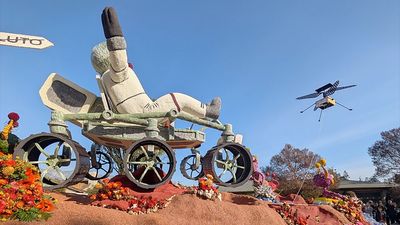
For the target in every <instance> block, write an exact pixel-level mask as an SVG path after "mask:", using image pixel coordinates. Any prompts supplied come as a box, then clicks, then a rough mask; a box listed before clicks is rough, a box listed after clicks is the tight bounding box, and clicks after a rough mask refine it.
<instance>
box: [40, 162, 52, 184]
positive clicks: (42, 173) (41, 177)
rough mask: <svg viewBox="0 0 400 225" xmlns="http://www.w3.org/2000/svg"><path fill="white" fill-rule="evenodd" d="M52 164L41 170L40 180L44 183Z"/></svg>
mask: <svg viewBox="0 0 400 225" xmlns="http://www.w3.org/2000/svg"><path fill="white" fill-rule="evenodd" d="M49 169H50V166H48V167H47V168H46V169H44V170H43V172H40V181H41V182H42V183H43V178H44V176H46V174H47V173H48V172H49Z"/></svg>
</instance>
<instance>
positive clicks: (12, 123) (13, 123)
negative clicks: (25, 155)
mask: <svg viewBox="0 0 400 225" xmlns="http://www.w3.org/2000/svg"><path fill="white" fill-rule="evenodd" d="M8 119H9V121H8V123H7V125H6V126H4V128H3V130H2V131H1V133H0V152H3V153H9V149H8V148H9V143H8V136H9V135H10V133H11V131H12V129H13V128H14V127H18V125H19V124H18V120H19V115H18V114H17V113H15V112H11V113H9V114H8Z"/></svg>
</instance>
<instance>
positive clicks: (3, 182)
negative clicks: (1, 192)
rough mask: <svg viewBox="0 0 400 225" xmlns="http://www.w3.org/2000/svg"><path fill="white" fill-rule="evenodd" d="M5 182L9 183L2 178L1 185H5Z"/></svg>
mask: <svg viewBox="0 0 400 225" xmlns="http://www.w3.org/2000/svg"><path fill="white" fill-rule="evenodd" d="M5 184H8V180H6V179H0V185H5Z"/></svg>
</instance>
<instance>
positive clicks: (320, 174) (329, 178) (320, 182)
mask: <svg viewBox="0 0 400 225" xmlns="http://www.w3.org/2000/svg"><path fill="white" fill-rule="evenodd" d="M325 166H326V160H325V159H321V160H320V161H319V162H317V163H316V164H315V167H316V168H317V174H316V175H315V176H314V178H313V181H314V184H315V186H317V187H322V188H323V192H322V196H323V197H325V198H332V199H342V198H343V197H344V196H343V195H341V194H339V193H336V192H333V191H329V190H328V189H329V187H330V186H331V185H334V184H335V179H334V177H333V175H332V174H330V173H329V172H328V170H327V169H326V168H325Z"/></svg>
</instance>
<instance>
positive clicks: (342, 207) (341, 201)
mask: <svg viewBox="0 0 400 225" xmlns="http://www.w3.org/2000/svg"><path fill="white" fill-rule="evenodd" d="M325 166H326V160H325V159H321V160H320V161H319V162H317V163H316V164H315V167H316V168H317V174H316V175H315V176H314V179H313V181H314V184H315V185H316V186H318V187H322V188H323V192H322V197H320V198H316V199H315V201H314V203H315V204H328V205H331V206H332V207H333V208H335V209H336V210H337V211H339V212H341V213H343V214H344V215H345V216H346V218H347V219H348V220H350V221H351V222H352V223H354V224H363V223H365V219H364V217H363V215H362V202H361V201H360V200H359V199H358V198H357V197H349V196H345V195H341V194H339V193H336V192H333V191H329V190H328V188H329V187H330V186H331V185H333V184H334V183H335V180H334V178H333V175H332V174H329V172H328V170H327V169H326V168H325Z"/></svg>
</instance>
